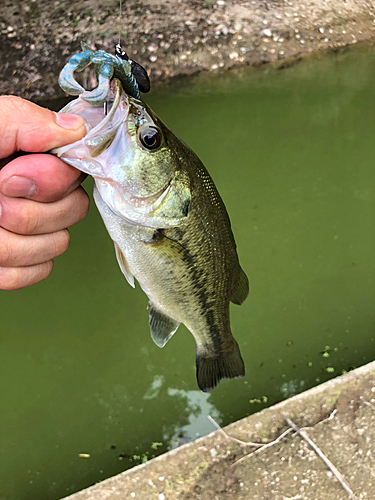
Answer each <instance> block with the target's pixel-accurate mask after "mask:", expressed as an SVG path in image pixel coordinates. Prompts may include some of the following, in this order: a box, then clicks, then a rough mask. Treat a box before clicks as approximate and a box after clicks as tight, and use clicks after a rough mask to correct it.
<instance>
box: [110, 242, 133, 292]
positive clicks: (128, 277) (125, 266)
mask: <svg viewBox="0 0 375 500" xmlns="http://www.w3.org/2000/svg"><path fill="white" fill-rule="evenodd" d="M114 244H115V252H116V257H117V262H118V265H119V266H120V269H121V271H122V274H123V275H124V276H125V278H126V281H127V282H128V283H129V285H130V286H132V287H133V288H135V285H134V276H133V275H132V273H131V272H130V269H129V264H128V263H127V260H126V259H125V257H124V254H123V253H122V252H121V249H120V247H119V246H118V244H117V243H116V242H114Z"/></svg>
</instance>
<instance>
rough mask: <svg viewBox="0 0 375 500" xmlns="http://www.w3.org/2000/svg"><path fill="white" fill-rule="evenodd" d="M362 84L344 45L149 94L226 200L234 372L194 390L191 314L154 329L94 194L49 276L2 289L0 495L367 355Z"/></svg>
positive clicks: (369, 120) (373, 59)
mask: <svg viewBox="0 0 375 500" xmlns="http://www.w3.org/2000/svg"><path fill="white" fill-rule="evenodd" d="M374 89H375V50H373V49H359V50H355V51H350V52H348V53H343V54H335V55H331V56H329V57H327V58H324V59H322V60H320V61H315V62H314V61H310V62H303V63H301V64H299V65H297V66H294V67H291V68H289V69H284V70H282V71H280V70H279V71H277V70H275V69H270V68H267V69H260V70H253V69H246V70H243V71H241V72H238V73H234V72H230V73H227V74H226V75H223V76H218V77H214V76H211V77H210V78H208V77H207V76H202V77H200V78H198V79H197V80H194V81H193V82H188V83H183V82H178V83H177V84H175V85H173V86H170V87H168V88H164V89H163V90H159V91H157V92H154V93H153V94H151V95H150V96H147V101H148V102H149V103H150V104H151V106H152V107H153V109H154V110H155V111H156V112H157V113H158V114H159V115H160V116H161V117H162V118H163V119H164V121H165V122H166V123H167V124H168V125H169V126H170V127H171V128H172V129H173V130H174V131H175V132H176V133H177V134H178V135H179V136H180V137H181V138H182V139H184V140H185V142H187V143H188V144H189V145H190V146H191V147H192V148H193V149H194V150H195V151H196V152H197V153H198V155H199V156H200V157H201V159H202V160H203V162H204V163H205V165H206V166H207V168H208V170H209V171H210V173H211V174H212V176H213V178H214V180H215V182H216V184H217V187H218V189H219V191H220V193H221V195H222V197H223V199H224V201H225V203H226V206H227V209H228V212H229V214H230V217H231V220H232V227H233V231H234V234H235V237H236V241H237V244H238V251H239V256H240V261H241V264H242V266H243V268H244V269H245V271H246V272H247V274H248V276H249V277H250V281H251V294H250V296H249V298H248V300H247V301H246V303H245V304H244V305H243V306H242V307H236V306H233V307H232V330H233V332H234V335H235V337H236V339H237V340H238V342H239V344H240V346H241V351H242V355H243V358H244V360H245V364H246V370H247V371H246V377H245V378H244V379H241V380H235V381H224V382H221V383H220V385H219V387H218V388H217V389H215V391H214V392H212V393H211V394H203V393H201V392H199V391H198V390H197V386H196V381H195V368H194V357H195V343H194V340H193V338H192V336H191V335H190V334H189V333H188V331H187V330H186V329H185V328H184V327H180V329H179V331H178V333H177V334H176V335H175V336H174V337H173V339H172V340H171V341H170V342H169V343H168V344H167V346H166V347H165V348H164V349H162V350H160V349H159V348H158V347H156V346H155V345H154V344H153V342H152V340H151V338H150V336H149V331H148V324H147V321H148V317H147V316H148V315H147V311H146V305H147V298H146V296H145V295H144V294H143V293H142V291H141V290H140V288H139V287H137V288H136V290H133V289H132V288H130V286H129V285H128V284H127V283H126V281H125V279H124V278H123V276H122V274H121V272H120V271H119V269H118V267H117V263H116V259H115V256H114V251H113V245H112V242H111V240H110V239H109V237H108V235H107V233H106V231H105V229H104V226H103V224H102V222H101V220H100V217H99V215H98V213H97V211H96V209H95V207H94V206H92V209H91V211H90V214H89V216H88V217H87V219H86V220H85V221H84V222H83V223H81V224H79V225H78V226H77V227H74V228H73V229H72V230H71V234H72V243H71V247H70V249H69V251H68V252H67V253H66V255H64V256H62V257H61V258H59V259H57V261H56V263H55V269H54V271H53V274H52V276H51V277H50V278H49V279H48V280H47V281H45V282H43V283H41V284H39V285H37V286H34V287H32V288H30V289H26V290H21V291H17V292H0V303H1V323H0V324H1V340H0V394H1V403H0V410H1V411H0V499H1V500H5V499H6V500H26V499H27V500H40V499H43V500H55V499H57V498H60V497H63V496H65V495H68V494H70V493H72V492H74V491H77V490H79V489H81V488H83V487H86V486H89V485H91V484H93V483H95V482H97V481H100V480H102V479H104V478H106V477H109V476H111V475H114V474H116V473H118V472H121V471H122V470H125V469H126V468H128V467H130V466H132V465H134V464H137V463H140V462H141V461H142V460H145V459H146V458H147V457H149V456H151V455H153V454H158V453H160V452H162V451H165V450H166V449H168V448H170V447H175V446H177V444H178V443H181V442H185V441H187V440H189V439H190V440H191V439H194V438H195V437H196V436H197V435H202V434H204V433H207V432H210V431H211V430H213V428H212V426H211V424H210V423H209V422H208V420H207V418H206V416H207V415H208V414H210V415H212V416H213V417H214V418H215V419H216V420H217V421H218V422H219V423H220V424H222V425H225V424H228V423H229V422H231V421H233V420H236V419H239V418H241V417H243V416H245V415H248V414H250V413H253V412H255V411H257V410H259V409H261V408H263V407H265V406H267V405H269V404H272V403H275V402H277V401H280V400H282V399H284V398H286V397H288V396H290V395H293V394H296V393H298V392H300V391H302V390H305V389H307V388H309V387H311V386H313V385H315V384H316V383H317V382H323V381H325V380H327V379H329V378H330V377H332V376H335V375H337V374H341V372H342V371H343V370H348V369H351V368H353V367H355V366H359V365H361V364H364V363H366V362H368V361H370V360H372V359H374V357H375V356H374V354H375V343H374V338H375V332H374V319H375V318H374V310H373V305H374V298H375V286H374V278H375V256H374V250H375V227H374V220H375V217H374V208H375V207H374V185H375V168H374V158H375V91H374ZM91 186H92V183H91V182H90V181H86V187H87V189H89V190H91ZM327 369H328V371H327ZM155 443H163V444H162V446H159V445H158V444H155ZM153 448H157V450H154V449H153ZM80 453H86V454H90V458H82V457H79V454H80Z"/></svg>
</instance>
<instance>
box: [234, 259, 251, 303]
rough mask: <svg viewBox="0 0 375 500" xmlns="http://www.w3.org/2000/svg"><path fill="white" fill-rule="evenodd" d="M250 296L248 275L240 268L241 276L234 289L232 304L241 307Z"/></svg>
mask: <svg viewBox="0 0 375 500" xmlns="http://www.w3.org/2000/svg"><path fill="white" fill-rule="evenodd" d="M248 295H249V280H248V279H247V276H246V274H245V273H244V271H243V270H242V268H240V274H239V275H238V278H237V281H236V283H235V284H234V289H233V293H232V297H231V299H230V300H231V302H233V304H237V305H238V306H240V305H241V304H242V303H243V302H244V301H245V299H246V297H247V296H248Z"/></svg>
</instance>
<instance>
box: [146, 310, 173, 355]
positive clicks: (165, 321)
mask: <svg viewBox="0 0 375 500" xmlns="http://www.w3.org/2000/svg"><path fill="white" fill-rule="evenodd" d="M149 305H150V314H149V320H148V323H149V325H150V333H151V338H152V340H153V341H154V342H155V344H156V345H157V346H158V347H164V346H165V344H166V343H167V342H168V340H169V339H170V338H171V337H172V335H173V334H174V333H175V331H176V330H177V328H178V327H179V326H180V323H178V322H177V321H175V320H174V319H172V318H170V317H169V316H167V315H166V314H164V313H162V312H161V311H159V309H157V308H156V307H155V306H154V304H152V302H150V303H149Z"/></svg>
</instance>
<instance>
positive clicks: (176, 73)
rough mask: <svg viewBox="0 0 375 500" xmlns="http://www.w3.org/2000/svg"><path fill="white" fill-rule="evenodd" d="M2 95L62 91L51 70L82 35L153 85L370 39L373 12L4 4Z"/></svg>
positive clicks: (48, 0) (34, 0)
mask: <svg viewBox="0 0 375 500" xmlns="http://www.w3.org/2000/svg"><path fill="white" fill-rule="evenodd" d="M4 3H5V5H3V7H2V9H1V10H0V93H1V94H15V95H20V96H22V97H25V98H29V99H34V100H40V99H46V98H48V99H50V98H53V97H62V95H63V93H62V91H61V89H60V88H59V87H58V84H57V78H58V74H59V72H60V70H61V68H62V66H63V65H64V63H65V62H66V61H67V60H68V58H69V57H70V56H71V55H72V54H73V53H75V52H77V51H79V50H80V43H79V42H80V41H81V40H83V41H86V42H87V43H88V44H89V45H90V46H91V47H92V48H96V49H104V50H107V51H108V52H113V50H114V46H115V44H116V43H117V42H118V37H119V31H121V32H122V35H121V38H122V45H123V47H124V48H125V49H126V50H127V52H128V53H129V54H130V56H131V57H132V58H133V59H135V60H136V61H138V62H139V63H140V64H142V65H143V66H145V67H146V68H147V70H148V71H149V73H150V76H151V80H152V82H153V83H154V84H155V83H157V82H160V81H165V80H166V79H169V78H173V77H181V76H186V75H192V74H195V73H197V72H199V71H214V72H215V71H223V70H225V69H229V68H232V67H234V66H239V65H246V64H247V65H261V64H265V63H269V62H274V63H276V64H279V65H283V64H285V61H287V64H288V61H293V60H295V59H298V58H300V57H302V56H304V55H306V54H310V53H316V52H319V51H324V50H339V49H340V47H345V46H347V45H352V44H355V43H357V42H359V41H363V40H369V39H371V38H373V37H374V34H375V23H374V19H375V8H374V5H373V4H372V2H370V1H360V0H331V1H329V2H327V1H326V0H324V1H323V0H302V2H301V0H298V1H294V2H293V1H286V0H278V1H274V0H216V1H211V0H142V1H141V0H126V1H125V0H123V6H122V20H121V23H120V22H119V2H118V0H101V1H98V0H80V1H79V2H78V1H73V0H18V1H14V0H4Z"/></svg>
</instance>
